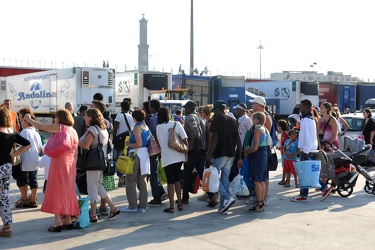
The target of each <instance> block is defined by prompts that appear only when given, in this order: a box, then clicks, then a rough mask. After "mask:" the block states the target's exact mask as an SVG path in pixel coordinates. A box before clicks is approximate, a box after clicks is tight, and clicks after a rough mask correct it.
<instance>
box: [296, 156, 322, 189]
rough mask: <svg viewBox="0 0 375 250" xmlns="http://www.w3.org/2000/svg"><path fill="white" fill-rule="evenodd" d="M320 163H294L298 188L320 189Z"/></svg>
mask: <svg viewBox="0 0 375 250" xmlns="http://www.w3.org/2000/svg"><path fill="white" fill-rule="evenodd" d="M320 166H321V162H320V161H316V160H314V161H296V162H294V168H295V169H296V172H297V175H298V180H299V186H300V188H310V187H315V188H321V187H322V186H321V185H320V184H319V175H320Z"/></svg>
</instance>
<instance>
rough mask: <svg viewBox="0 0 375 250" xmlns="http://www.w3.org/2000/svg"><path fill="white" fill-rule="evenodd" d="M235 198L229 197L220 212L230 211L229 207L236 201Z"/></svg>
mask: <svg viewBox="0 0 375 250" xmlns="http://www.w3.org/2000/svg"><path fill="white" fill-rule="evenodd" d="M235 202H236V201H235V199H233V198H232V197H228V198H226V199H225V200H224V205H223V208H222V209H221V210H220V213H221V214H222V213H224V212H226V211H228V209H229V208H230V207H231V206H232V205H233V204H234V203H235Z"/></svg>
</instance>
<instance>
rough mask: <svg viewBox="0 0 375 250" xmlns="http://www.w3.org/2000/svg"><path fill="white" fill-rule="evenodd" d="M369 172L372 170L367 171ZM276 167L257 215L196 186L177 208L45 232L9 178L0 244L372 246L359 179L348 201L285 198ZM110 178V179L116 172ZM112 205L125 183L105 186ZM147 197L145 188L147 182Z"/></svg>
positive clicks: (48, 218) (120, 202) (48, 220)
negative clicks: (219, 202)
mask: <svg viewBox="0 0 375 250" xmlns="http://www.w3.org/2000/svg"><path fill="white" fill-rule="evenodd" d="M370 171H371V172H370V174H371V175H374V174H375V171H373V169H370ZM281 173H282V168H281V164H279V167H278V169H277V171H274V172H270V190H269V205H268V206H267V207H266V209H265V212H261V213H255V212H249V211H248V209H249V208H250V206H253V205H248V204H245V201H246V199H245V198H242V199H237V200H236V202H235V204H234V205H233V206H232V207H231V208H230V209H229V211H228V213H227V214H225V215H223V214H219V213H217V207H216V208H208V207H207V206H206V202H204V201H198V200H197V197H198V196H200V195H202V194H203V192H202V190H199V191H198V193H197V194H194V195H191V198H190V203H189V204H188V205H184V209H183V211H178V210H177V209H176V210H175V212H174V214H168V213H163V209H164V208H165V207H167V206H168V204H169V203H168V200H167V201H164V202H163V205H162V206H161V207H149V208H148V209H147V210H146V212H145V213H140V212H135V213H124V212H123V213H121V214H119V215H118V216H116V217H115V218H114V219H112V220H108V219H107V218H100V219H99V221H98V223H95V224H91V225H90V226H89V227H88V228H85V229H75V230H71V231H68V230H64V231H62V232H61V233H51V232H48V231H47V229H48V228H49V227H50V226H51V225H52V223H53V215H51V214H47V213H43V212H40V205H39V207H38V208H27V209H26V208H23V209H18V208H15V207H14V203H15V202H16V201H17V200H18V198H19V197H20V194H19V191H18V188H17V186H16V184H15V181H14V180H12V182H11V190H10V202H11V206H12V212H13V220H14V223H13V224H12V228H13V236H12V237H11V238H0V249H28V250H30V249H78V250H79V249H82V250H83V249H163V250H167V249H215V250H219V249H354V248H356V249H373V248H374V243H375V237H374V236H373V235H372V230H373V228H374V224H375V215H374V214H375V213H374V208H375V195H372V194H370V195H369V194H367V193H365V191H364V190H363V186H364V183H365V178H364V177H363V176H359V178H358V181H357V183H356V186H355V187H354V192H353V194H352V195H350V196H349V197H348V198H343V197H340V196H339V195H338V194H332V195H330V196H329V197H328V198H327V199H326V200H325V201H323V202H321V193H320V192H316V191H315V190H314V189H310V196H309V199H308V201H306V202H300V203H295V202H291V201H290V198H291V197H294V196H296V195H298V193H299V189H297V188H295V187H294V185H293V184H294V181H292V182H291V184H292V187H289V188H285V187H284V186H281V185H278V182H279V181H280V179H281ZM38 178H39V184H40V188H39V192H38V201H39V204H41V203H42V202H43V193H42V187H43V181H44V180H43V170H41V171H39V176H38ZM116 183H117V177H116ZM109 193H110V196H111V197H112V199H113V201H114V203H115V205H116V206H118V207H123V206H125V205H127V201H126V196H125V188H116V189H115V190H113V191H110V192H109ZM149 199H151V190H150V187H149Z"/></svg>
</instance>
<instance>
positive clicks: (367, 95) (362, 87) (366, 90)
mask: <svg viewBox="0 0 375 250" xmlns="http://www.w3.org/2000/svg"><path fill="white" fill-rule="evenodd" d="M356 97H357V101H356V105H357V107H356V108H357V109H362V108H364V107H365V106H366V105H365V103H366V101H367V100H368V99H371V98H374V97H375V84H366V83H362V84H358V85H357V93H356Z"/></svg>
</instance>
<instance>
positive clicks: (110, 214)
mask: <svg viewBox="0 0 375 250" xmlns="http://www.w3.org/2000/svg"><path fill="white" fill-rule="evenodd" d="M120 212H121V211H120V209H118V208H117V207H116V208H115V210H113V211H111V212H110V213H109V216H108V219H112V218H115V216H116V215H118V214H119V213H120Z"/></svg>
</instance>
